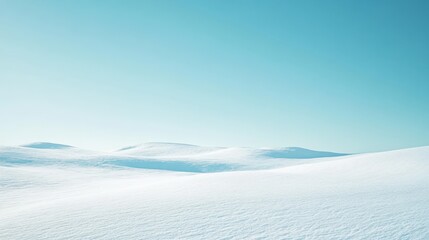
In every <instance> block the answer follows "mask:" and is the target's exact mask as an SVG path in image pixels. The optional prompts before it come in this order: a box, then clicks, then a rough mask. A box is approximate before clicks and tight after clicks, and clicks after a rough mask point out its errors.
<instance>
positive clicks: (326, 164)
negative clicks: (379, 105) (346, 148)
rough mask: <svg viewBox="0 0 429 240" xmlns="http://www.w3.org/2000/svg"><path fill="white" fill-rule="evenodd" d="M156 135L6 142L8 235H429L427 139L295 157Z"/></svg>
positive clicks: (2, 186) (2, 170) (0, 169)
mask: <svg viewBox="0 0 429 240" xmlns="http://www.w3.org/2000/svg"><path fill="white" fill-rule="evenodd" d="M149 145H152V146H153V148H152V149H150V150H147V149H144V148H143V147H142V146H137V147H132V148H128V149H124V150H120V151H116V152H113V153H96V152H91V151H86V150H79V149H77V148H73V150H72V149H70V148H67V149H50V148H49V149H33V150H29V149H27V148H23V147H9V148H7V147H3V148H1V149H0V239H6V240H9V239H389V240H390V239H429V218H428V216H429V147H421V148H413V149H404V150H397V151H389V152H381V153H369V154H357V155H347V156H337V157H334V156H336V155H333V156H332V157H326V156H321V157H324V158H308V159H299V158H298V157H296V156H295V158H294V159H287V158H278V156H279V155H276V154H274V155H275V156H270V155H269V154H267V152H268V153H272V152H270V150H267V149H245V148H203V149H201V147H198V146H192V145H189V146H190V147H189V146H185V145H182V146H177V145H175V144H173V145H169V144H158V143H157V144H153V143H152V144H149ZM171 148H173V149H171ZM289 150H290V149H289ZM298 151H301V149H298ZM306 151H307V150H305V151H303V152H306ZM312 154H313V153H312ZM280 156H284V155H280ZM119 157H120V159H119ZM240 157H243V158H242V159H240ZM307 157H308V156H307ZM206 158H207V159H206ZM11 159H15V160H16V161H11ZM26 159H28V160H29V161H27V162H26V161H23V160H26ZM124 159H127V160H124ZM130 159H131V160H132V161H134V162H133V164H134V163H135V162H139V161H143V162H144V161H146V160H148V159H151V161H153V162H156V161H159V162H170V163H176V164H177V163H180V164H184V163H186V164H189V165H192V166H197V169H200V168H199V167H201V166H203V165H204V164H206V166H207V165H210V164H215V163H217V164H226V165H227V166H228V168H225V169H224V168H222V167H221V168H220V169H217V170H212V171H210V170H209V171H206V172H205V173H200V172H203V171H186V169H185V171H181V170H180V167H179V169H175V170H168V169H162V168H161V169H160V168H157V169H153V168H152V169H150V168H145V166H144V164H143V165H142V166H137V167H135V166H134V167H133V166H132V165H133V164H130V163H129V162H126V161H129V160H130ZM17 160H21V162H20V161H17ZM112 161H119V162H121V161H124V165H125V167H124V166H121V165H120V164H117V163H112ZM264 162H268V163H264ZM198 164H200V165H198ZM231 166H235V167H234V168H232V169H230V168H229V167H231Z"/></svg>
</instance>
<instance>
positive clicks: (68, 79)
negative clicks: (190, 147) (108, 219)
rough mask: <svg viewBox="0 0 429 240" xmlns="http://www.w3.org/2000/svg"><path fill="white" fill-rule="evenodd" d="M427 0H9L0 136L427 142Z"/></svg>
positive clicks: (6, 140) (351, 146)
mask: <svg viewBox="0 0 429 240" xmlns="http://www.w3.org/2000/svg"><path fill="white" fill-rule="evenodd" d="M428 12H429V2H428V1H405V0H404V1H391V0H386V1H382V0H375V1H372V0H371V1H369V0H368V1H351V0H350V1H342V0H338V1H305V0H304V1H298V0H296V1H295V0H293V1H292V0H290V1H283V0H282V1H250V0H243V1H237V0H228V1H226V0H225V1H180V0H175V1H166V0H161V1H86V0H85V1H84V0H80V1H79V0H73V1H71V0H66V1H46V0H42V1H20V0H13V1H12V0H9V1H5V0H3V1H0V133H1V134H0V144H1V145H14V144H22V143H27V142H33V141H52V142H60V143H65V144H71V145H77V146H80V147H86V148H93V149H114V148H119V147H122V146H126V145H132V144H137V143H142V142H148V141H167V142H184V143H193V144H200V145H214V146H249V147H281V146H301V147H307V148H314V149H322V150H331V151H341V152H367V151H381V150H388V149H398V148H405V147H414V146H423V145H429V124H428V123H429V94H428V93H429V79H428V76H429V67H428V64H429V45H428V43H429V28H428V27H427V25H428V23H429V15H428V14H427V13H428Z"/></svg>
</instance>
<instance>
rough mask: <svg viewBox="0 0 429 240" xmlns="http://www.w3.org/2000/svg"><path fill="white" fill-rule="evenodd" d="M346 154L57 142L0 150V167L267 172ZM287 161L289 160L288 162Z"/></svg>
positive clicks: (151, 144)
mask: <svg viewBox="0 0 429 240" xmlns="http://www.w3.org/2000/svg"><path fill="white" fill-rule="evenodd" d="M343 155H345V154H339V153H330V152H319V151H312V150H308V149H303V148H282V149H252V148H226V147H202V146H196V145H190V144H181V143H145V144H141V145H137V146H132V147H126V148H123V149H120V150H118V151H114V152H95V151H90V150H84V149H79V148H76V147H71V146H68V145H63V144H56V143H33V144H27V145H23V146H19V147H0V165H1V164H9V165H10V164H24V163H25V164H30V163H31V164H35V165H40V164H49V165H58V164H60V165H64V164H68V165H76V166H99V167H100V166H104V167H112V166H120V167H129V168H143V169H158V170H168V171H180V172H221V171H232V170H246V169H268V168H274V167H279V166H285V165H289V164H295V163H299V162H297V161H296V160H293V159H307V158H308V159H310V158H317V157H328V156H343ZM287 159H290V160H289V161H288V160H287Z"/></svg>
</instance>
